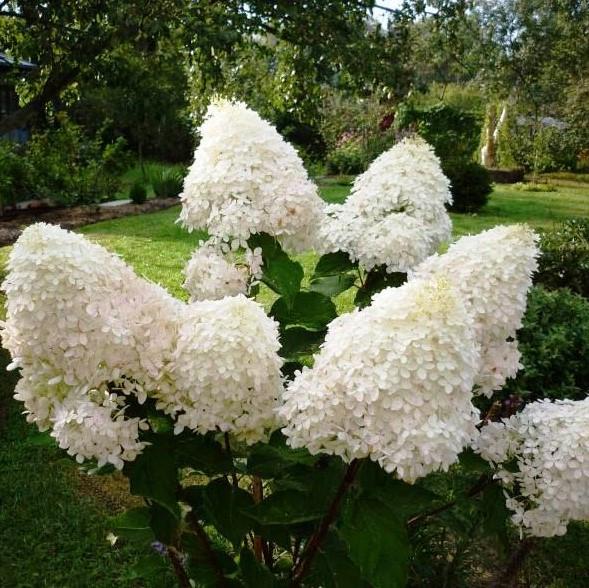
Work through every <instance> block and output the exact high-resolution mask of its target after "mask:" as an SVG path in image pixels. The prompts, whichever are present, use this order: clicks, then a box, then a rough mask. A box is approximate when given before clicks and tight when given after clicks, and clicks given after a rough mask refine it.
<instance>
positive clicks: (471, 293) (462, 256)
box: [410, 225, 538, 395]
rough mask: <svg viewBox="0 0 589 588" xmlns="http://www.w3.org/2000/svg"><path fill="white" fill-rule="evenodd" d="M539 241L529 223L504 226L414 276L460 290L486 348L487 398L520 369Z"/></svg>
mask: <svg viewBox="0 0 589 588" xmlns="http://www.w3.org/2000/svg"><path fill="white" fill-rule="evenodd" d="M537 240H538V238H537V235H536V234H535V233H534V232H533V231H531V230H530V229H529V228H528V227H527V226H525V225H511V226H498V227H495V228H493V229H490V230H488V231H483V232H482V233H480V234H478V235H474V236H468V237H462V238H461V239H459V240H458V241H456V243H453V244H452V245H451V246H450V247H449V249H448V251H447V252H446V253H444V254H443V255H432V256H431V257H429V258H428V259H427V260H426V261H424V262H423V263H422V264H421V265H419V266H418V267H417V268H416V269H415V271H413V272H411V274H410V279H420V280H421V279H428V278H431V277H434V276H444V277H446V278H447V279H448V280H450V281H451V282H452V284H453V285H454V287H455V288H456V289H457V290H458V291H459V292H460V295H461V297H462V299H463V300H464V303H465V305H466V308H467V310H468V312H469V313H470V314H471V316H472V318H473V320H474V323H475V328H476V333H477V339H478V342H479V345H480V347H481V359H482V364H481V368H480V372H479V376H478V378H477V385H478V389H479V392H480V393H482V394H487V395H490V394H491V393H492V392H493V390H497V389H499V388H500V387H501V386H503V384H504V383H505V380H506V379H507V378H508V377H513V376H514V375H515V374H516V373H517V370H518V369H519V367H520V366H519V352H518V351H517V343H515V342H514V340H515V335H516V331H517V330H518V329H519V328H520V327H521V324H522V318H523V315H524V312H525V309H526V301H527V293H528V290H529V289H530V287H531V285H532V273H533V272H534V271H535V269H536V265H537V264H536V259H537V257H538V247H537V244H536V243H537Z"/></svg>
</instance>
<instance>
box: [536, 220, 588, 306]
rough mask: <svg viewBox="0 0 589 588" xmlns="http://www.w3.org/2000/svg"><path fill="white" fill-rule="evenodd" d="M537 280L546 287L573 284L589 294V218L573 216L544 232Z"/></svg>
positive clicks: (569, 285) (572, 285)
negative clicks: (574, 217)
mask: <svg viewBox="0 0 589 588" xmlns="http://www.w3.org/2000/svg"><path fill="white" fill-rule="evenodd" d="M540 247H541V249H542V256H541V257H540V260H539V268H538V272H537V273H536V276H535V281H536V282H537V283H539V284H542V285H543V286H545V287H546V288H563V287H566V288H570V289H571V290H572V291H573V292H577V293H578V294H581V295H582V296H585V297H588V298H589V219H586V218H576V219H569V220H567V221H565V222H563V223H562V224H561V225H559V226H558V227H557V228H556V229H554V230H552V231H547V232H546V233H544V234H543V235H542V238H541V241H540Z"/></svg>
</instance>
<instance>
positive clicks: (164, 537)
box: [149, 502, 179, 545]
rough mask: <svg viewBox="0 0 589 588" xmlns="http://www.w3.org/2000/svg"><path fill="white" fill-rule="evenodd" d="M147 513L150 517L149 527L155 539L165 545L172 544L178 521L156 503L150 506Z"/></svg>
mask: <svg viewBox="0 0 589 588" xmlns="http://www.w3.org/2000/svg"><path fill="white" fill-rule="evenodd" d="M149 512H150V515H151V518H150V523H149V525H150V527H151V529H152V530H153V534H154V535H155V538H156V539H157V540H158V541H161V542H162V543H164V544H166V545H171V544H173V543H174V538H175V537H176V533H177V531H178V525H179V521H178V519H177V518H176V517H175V516H173V515H172V514H171V513H170V511H169V510H168V509H167V508H164V507H163V506H160V505H159V504H158V503H157V502H154V503H153V504H152V505H151V506H150V508H149Z"/></svg>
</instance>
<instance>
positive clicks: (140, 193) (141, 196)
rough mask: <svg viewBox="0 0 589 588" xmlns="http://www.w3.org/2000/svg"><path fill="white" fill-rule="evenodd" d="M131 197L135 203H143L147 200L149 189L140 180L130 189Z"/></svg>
mask: <svg viewBox="0 0 589 588" xmlns="http://www.w3.org/2000/svg"><path fill="white" fill-rule="evenodd" d="M129 198H130V199H131V201H132V202H133V203H134V204H143V203H144V202H145V201H146V200H147V190H146V188H145V186H144V185H143V184H141V183H140V182H135V183H134V184H133V185H132V186H131V188H130V189H129Z"/></svg>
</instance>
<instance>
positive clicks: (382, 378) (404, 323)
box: [280, 280, 479, 482]
mask: <svg viewBox="0 0 589 588" xmlns="http://www.w3.org/2000/svg"><path fill="white" fill-rule="evenodd" d="M477 365H478V356H477V350H476V345H475V340H474V336H473V325H472V320H471V319H470V317H469V316H468V314H467V313H466V311H465V310H464V307H463V305H462V303H461V301H460V299H459V297H458V296H457V295H456V293H455V292H454V291H452V289H451V288H450V287H449V285H448V284H447V283H446V282H445V281H443V280H438V281H436V282H433V283H430V282H427V281H414V282H411V283H408V284H405V285H404V286H402V287H400V288H389V289H386V290H384V291H382V292H380V293H379V294H377V295H375V296H374V299H373V302H372V304H371V306H369V307H368V308H365V309H363V310H362V311H356V312H354V313H351V314H347V315H343V316H342V317H340V318H338V319H337V320H336V321H334V322H333V323H331V325H330V327H329V332H328V334H327V336H326V338H325V343H324V344H323V347H322V349H321V352H320V353H319V354H318V355H317V357H316V358H315V363H314V366H313V368H312V369H309V368H304V369H303V371H302V372H301V373H300V374H299V375H298V376H297V377H296V378H295V379H294V381H293V382H292V383H291V384H290V385H289V386H288V388H287V391H286V393H285V401H284V406H283V407H282V408H281V409H280V414H281V416H282V418H283V420H284V422H285V423H286V424H285V427H284V429H283V430H284V433H285V435H286V436H287V437H288V442H289V444H290V445H291V446H292V447H306V448H307V449H308V450H309V451H310V452H311V453H330V454H335V455H339V456H340V457H342V458H343V459H344V460H345V461H347V462H349V461H351V460H353V459H361V458H364V457H369V458H370V459H372V460H373V461H377V462H379V464H380V465H381V466H382V467H383V468H384V470H385V471H387V472H394V473H396V474H397V476H398V477H399V478H401V479H403V480H406V481H408V482H414V481H415V480H416V479H418V478H421V477H423V476H425V475H427V474H428V473H430V472H433V471H437V470H439V469H444V470H447V469H448V467H449V466H450V465H451V464H452V463H454V462H455V461H456V459H457V457H458V454H459V453H460V452H461V451H462V449H463V448H464V447H465V446H467V445H468V444H469V442H470V441H471V439H472V438H473V437H474V435H475V433H476V424H477V423H478V421H479V416H478V411H477V410H476V409H475V408H474V406H473V405H472V393H471V391H472V387H473V383H474V377H475V374H476V369H477Z"/></svg>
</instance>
